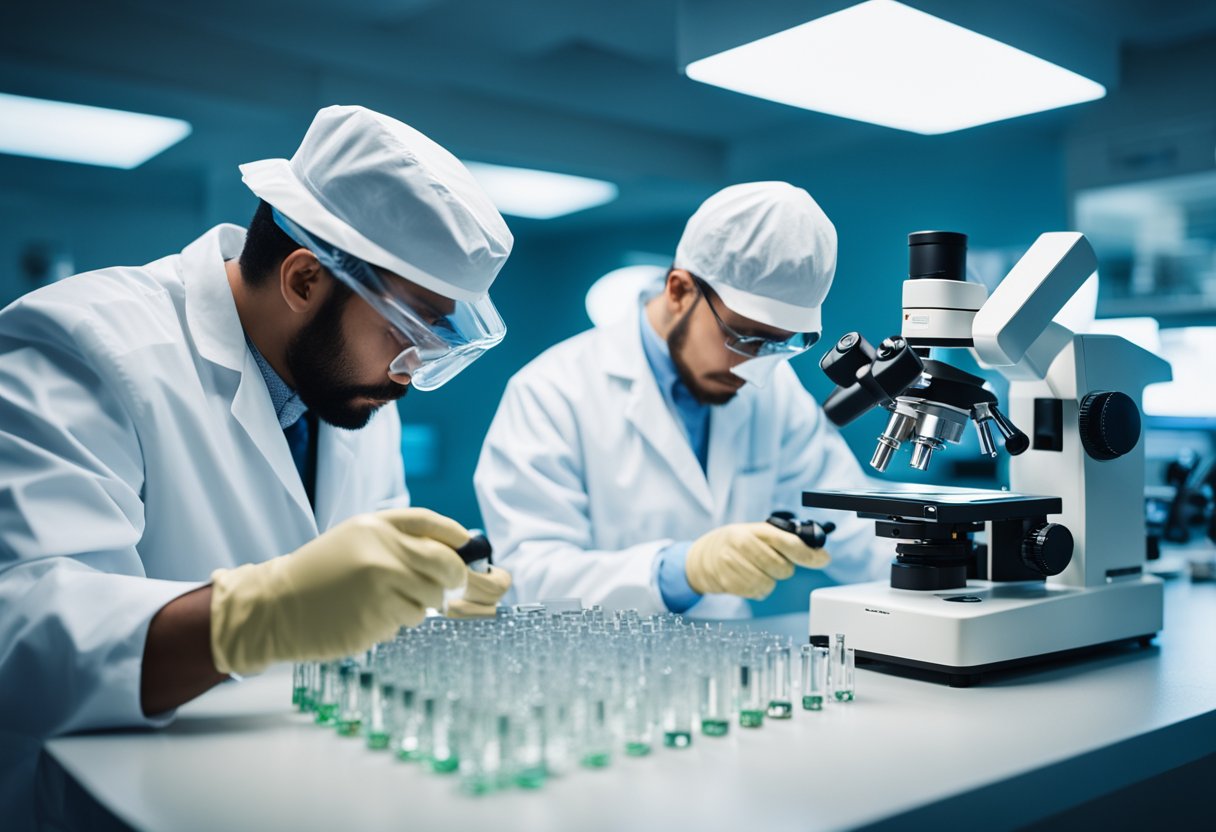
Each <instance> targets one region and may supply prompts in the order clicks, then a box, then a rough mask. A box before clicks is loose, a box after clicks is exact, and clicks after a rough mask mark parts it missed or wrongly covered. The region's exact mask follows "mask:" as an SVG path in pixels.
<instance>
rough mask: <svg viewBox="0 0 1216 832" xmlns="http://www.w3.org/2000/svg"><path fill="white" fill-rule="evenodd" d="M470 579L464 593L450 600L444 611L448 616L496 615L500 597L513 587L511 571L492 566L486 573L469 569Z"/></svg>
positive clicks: (476, 616)
mask: <svg viewBox="0 0 1216 832" xmlns="http://www.w3.org/2000/svg"><path fill="white" fill-rule="evenodd" d="M468 578H469V581H468V583H467V584H466V585H465V588H464V595H463V596H461V597H460V598H454V599H452V600H451V601H448V605H447V607H446V608H445V609H444V611H443V613H444V615H446V616H447V617H448V618H489V617H491V616H493V615H494V608H495V607H496V606H498V599H499V598H501V597H502V596H503V595H505V594H506V592H507V590H508V589H510V588H511V573H510V572H508V571H507V570H505V569H499V568H498V567H496V566H491V567H490V571H489V572H486V573H484V574H483V573H481V572H474V571H473V570H472V569H470V570H468Z"/></svg>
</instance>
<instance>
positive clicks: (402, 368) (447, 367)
mask: <svg viewBox="0 0 1216 832" xmlns="http://www.w3.org/2000/svg"><path fill="white" fill-rule="evenodd" d="M272 213H273V216H274V221H275V223H277V224H278V226H279V227H280V228H282V229H283V231H284V233H286V234H287V236H289V237H291V239H293V240H295V241H296V242H297V243H299V244H300V245H301V246H303V247H304V248H306V249H308V250H309V251H311V252H312V253H313V255H314V256H315V257H316V258H317V261H318V262H319V263H320V264H321V265H322V266H323V267H324V268H325V269H326V270H327V271H329V272H330V273H331V274H332V275H333V276H334V277H336V278H337V279H338V280H341V281H342V282H343V283H344V284H346V286H348V287H349V288H350V289H351V290H352V291H353V292H354V293H355V294H357V295H358V296H359V297H361V298H363V300H365V301H367V303H368V304H370V305H371V307H372V308H373V309H375V310H376V311H377V312H379V313H380V315H381V316H383V317H384V319H385V320H386V321H388V323H389V325H390V326H391V327H392V328H393V330H394V334H395V335H396V336H397V337H398V338H399V339H400V341H401V343H402V345H403V349H402V350H401V353H400V354H399V355H398V356H397V357H396V358H395V359H393V362H392V363H391V364H390V365H389V368H388V369H389V372H390V373H394V374H402V375H408V376H409V377H410V383H411V384H412V385H413V386H414V387H417V388H418V389H419V390H434V389H436V388H438V387H442V386H443V385H444V384H446V383H447V382H449V381H451V380H452V378H454V377H455V376H456V375H457V374H458V373H459V372H460V371H461V370H463V369H464V368H465V367H467V366H469V364H471V363H473V361H475V360H476V359H477V358H479V357H480V356H481V354H482V353H484V352H485V351H486V350H488V349H490V348H491V347H494V346H496V345H497V344H498V343H499V342H501V341H502V339H503V337H504V336H505V335H506V334H507V327H506V324H504V323H503V320H502V317H500V316H499V314H498V310H497V309H495V308H494V304H493V303H492V302H491V301H490V298H489V296H488V295H487V296H486V297H484V298H482V299H481V300H478V301H475V302H472V303H468V302H465V301H457V300H454V301H452V302H453V303H454V304H455V306H454V308H453V310H452V311H451V312H448V313H447V314H444V313H443V312H440V311H438V310H435V311H431V312H426V311H423V310H421V309H417V308H415V307H414V306H413V305H412V304H411V303H410V302H409V301H408V300H406V299H405V298H404V297H402V295H401V292H402V289H403V288H404V284H405V280H404V279H403V278H394V277H393V276H392V275H388V276H384V275H382V274H381V273H380V271H379V270H377V269H376V268H375V267H373V266H372V265H371V264H370V263H368V262H366V261H365V260H361V259H359V258H358V257H355V256H354V255H352V254H348V253H347V252H345V251H342V250H341V249H339V248H336V247H335V246H332V245H330V244H329V243H327V242H325V241H324V240H322V239H320V238H319V237H317V236H315V235H313V234H311V233H309V232H308V231H306V230H305V229H303V228H301V227H300V226H299V225H296V224H295V223H294V222H292V221H291V220H290V219H288V218H287V217H285V216H283V215H282V214H280V213H279V212H278V210H277V209H276V210H274V211H273V212H272ZM394 280H396V281H397V282H398V283H400V284H401V286H398V287H397V288H396V291H394V286H393V283H392V281H394Z"/></svg>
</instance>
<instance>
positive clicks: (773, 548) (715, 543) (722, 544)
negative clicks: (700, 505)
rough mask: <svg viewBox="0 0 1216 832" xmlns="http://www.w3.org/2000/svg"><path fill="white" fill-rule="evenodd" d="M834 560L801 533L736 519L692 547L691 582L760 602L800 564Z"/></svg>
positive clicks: (686, 564)
mask: <svg viewBox="0 0 1216 832" xmlns="http://www.w3.org/2000/svg"><path fill="white" fill-rule="evenodd" d="M830 561H831V558H829V557H828V553H827V552H826V551H824V550H823V549H812V548H811V547H809V546H807V545H806V544H805V543H803V542H802V540H801V539H800V538H799V537H798V535H796V534H791V533H789V532H783V531H781V529H778V528H777V527H776V526H773V525H771V524H769V523H734V524H731V525H729V526H721V527H720V528H717V529H714V530H713V531H712V532H708V533H707V534H704V535H702V536H701V537H699V538H697V539H696V541H694V542H693V544H692V546H690V547H689V549H688V557H687V559H686V560H685V561H684V571H685V574H686V575H687V577H688V585H689V586H690V587H692V588H693V590H694V591H696V592H699V593H701V594H702V595H704V594H706V593H709V592H723V593H727V594H729V595H741V596H743V597H744V598H751V599H753V600H756V601H759V600H761V599H763V598H767V597H768V594H769V593H770V592H772V591H773V588H774V587H775V586H777V581H783V580H785V579H786V578H788V577H790V576H791V575H793V574H794V566H795V564H796V565H798V566H806V567H810V568H811V569H822V568H823V567H825V566H827V565H828V563H829V562H830Z"/></svg>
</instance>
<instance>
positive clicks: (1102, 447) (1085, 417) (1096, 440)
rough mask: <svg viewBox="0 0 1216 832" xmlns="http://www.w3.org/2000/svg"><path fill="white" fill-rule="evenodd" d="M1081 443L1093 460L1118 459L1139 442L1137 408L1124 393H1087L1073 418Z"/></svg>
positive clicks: (1138, 410)
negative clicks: (1074, 418)
mask: <svg viewBox="0 0 1216 832" xmlns="http://www.w3.org/2000/svg"><path fill="white" fill-rule="evenodd" d="M1077 421H1078V427H1079V428H1080V430H1081V444H1082V445H1083V446H1084V447H1085V452H1086V453H1087V454H1089V455H1090V456H1092V457H1093V458H1094V459H1100V460H1108V459H1118V458H1119V457H1121V456H1123V455H1124V454H1126V453H1129V452H1130V451H1131V450H1132V448H1134V447H1136V443H1137V442H1139V441H1140V408H1138V407H1136V402H1135V400H1133V399H1132V397H1131V396H1129V395H1127V394H1126V393H1120V392H1118V391H1117V390H1115V391H1110V390H1108V391H1103V392H1100V393H1090V394H1088V395H1087V396H1086V397H1085V398H1083V399H1082V400H1081V409H1080V411H1079V412H1078V415H1077Z"/></svg>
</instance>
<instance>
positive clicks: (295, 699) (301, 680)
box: [291, 662, 308, 711]
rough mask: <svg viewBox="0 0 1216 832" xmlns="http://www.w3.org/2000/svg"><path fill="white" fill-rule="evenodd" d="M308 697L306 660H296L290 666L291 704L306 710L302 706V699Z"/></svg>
mask: <svg viewBox="0 0 1216 832" xmlns="http://www.w3.org/2000/svg"><path fill="white" fill-rule="evenodd" d="M307 697H308V664H307V663H306V662H296V663H295V664H293V665H292V666H291V704H292V705H293V706H295V707H296V708H299V709H300V710H301V711H304V710H307V708H305V707H304V700H305V699H306V698H307Z"/></svg>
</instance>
